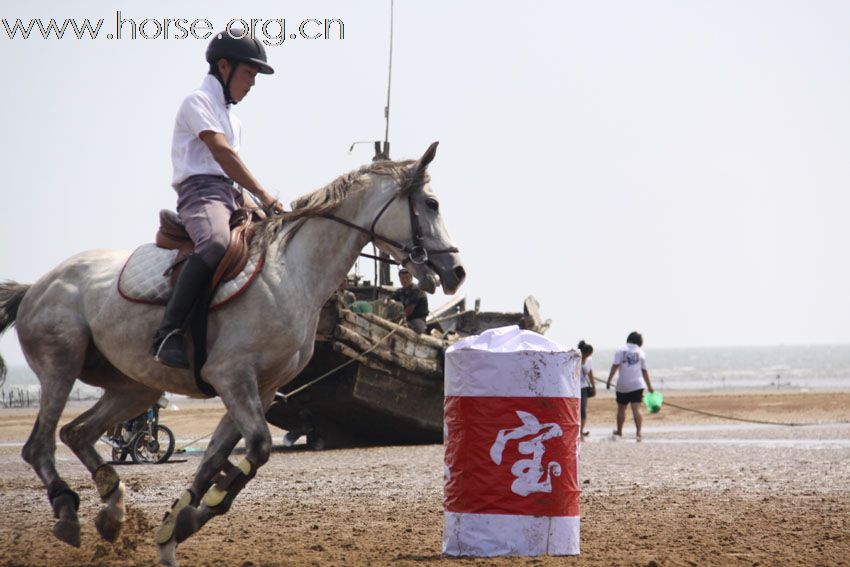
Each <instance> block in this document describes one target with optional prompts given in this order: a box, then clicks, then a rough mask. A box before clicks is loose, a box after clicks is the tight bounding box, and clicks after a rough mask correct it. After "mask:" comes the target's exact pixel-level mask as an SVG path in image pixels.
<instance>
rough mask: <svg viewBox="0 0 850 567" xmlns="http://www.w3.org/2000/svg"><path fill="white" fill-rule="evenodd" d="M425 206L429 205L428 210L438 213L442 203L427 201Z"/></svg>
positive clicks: (433, 200) (435, 200)
mask: <svg viewBox="0 0 850 567" xmlns="http://www.w3.org/2000/svg"><path fill="white" fill-rule="evenodd" d="M425 204H426V205H428V208H429V209H431V210H432V211H436V210H438V209H439V208H440V203H438V202H437V199H427V200H426V201H425Z"/></svg>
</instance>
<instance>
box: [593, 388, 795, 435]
mask: <svg viewBox="0 0 850 567" xmlns="http://www.w3.org/2000/svg"><path fill="white" fill-rule="evenodd" d="M594 380H596V381H597V382H599V383H600V384H605V385H606V386H607V385H608V382H607V381H605V380H602V379H601V378H594ZM664 405H665V406H670V407H671V408H676V409H678V410H682V411H689V412H692V413H698V414H700V415H707V416H709V417H717V418H720V419H728V420H730V421H741V422H744V423H759V424H761V425H782V426H784V427H801V426H803V425H808V424H806V423H790V422H782V421H762V420H759V419H747V418H744V417H735V416H732V415H722V414H719V413H712V412H710V411H703V410H698V409H694V408H686V407H685V406H680V405H678V404H674V403H672V402H668V401H667V400H666V399H665V400H664Z"/></svg>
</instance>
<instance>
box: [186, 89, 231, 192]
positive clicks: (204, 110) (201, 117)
mask: <svg viewBox="0 0 850 567" xmlns="http://www.w3.org/2000/svg"><path fill="white" fill-rule="evenodd" d="M205 130H210V131H212V132H219V133H221V134H224V137H225V138H226V139H227V143H228V144H230V147H231V148H233V150H234V151H235V152H237V153H239V140H240V139H241V135H242V123H241V122H240V121H239V119H238V118H237V117H236V116H234V115H233V114H231V112H230V107H229V106H228V105H227V104H225V102H224V92H223V91H222V88H221V83H219V82H218V79H216V78H215V77H213V76H212V75H207V76H206V77H204V80H203V82H202V83H201V86H200V88H198V89H197V90H195V91H192V94H190V95H189V96H187V97H186V98H185V99H183V102H182V103H181V104H180V109H179V110H178V111H177V118H176V119H175V120H174V136H173V138H172V140H171V164H172V166H173V167H174V175H173V176H172V178H171V186H172V187H174V189H177V187H178V186H179V184H180V183H181V182H183V181H185V180H186V178H188V177H191V176H192V175H222V176H225V177H226V174H225V173H224V170H223V169H221V166H220V165H219V164H218V162H217V161H215V158H213V155H212V153H211V152H210V150H209V148H207V145H206V144H205V143H204V142H203V141H201V139H200V138H199V137H198V135H199V134H200V133H201V132H203V131H205Z"/></svg>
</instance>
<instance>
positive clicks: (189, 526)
mask: <svg viewBox="0 0 850 567" xmlns="http://www.w3.org/2000/svg"><path fill="white" fill-rule="evenodd" d="M200 527H201V526H200V524H199V518H198V509H197V508H195V507H193V506H187V507H185V508H183V509H182V510H180V513H178V514H177V519H176V520H175V522H174V540H175V541H176V542H177V543H181V542H183V541H186V540H187V539H188V538H189V537H190V536H191V535H192V534H193V533H195V532H196V531H198V530H199V529H200Z"/></svg>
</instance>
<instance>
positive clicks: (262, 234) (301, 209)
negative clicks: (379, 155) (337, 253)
mask: <svg viewBox="0 0 850 567" xmlns="http://www.w3.org/2000/svg"><path fill="white" fill-rule="evenodd" d="M411 163H414V160H405V161H377V162H374V163H371V164H367V165H364V166H362V167H360V168H359V169H355V170H353V171H350V172H348V173H345V174H343V175H340V176H339V177H337V178H336V179H334V180H333V181H331V182H330V183H328V184H327V185H325V186H324V187H322V188H320V189H316V190H315V191H312V192H310V193H307V194H306V195H302V196H301V197H299V198H298V199H296V200H294V201H293V202H292V203H291V204H290V206H291V207H292V210H291V211H287V212H284V213H283V214H281V215H276V216H274V217H273V218H268V219H266V220H264V221H260V222H259V223H257V224H256V225H254V230H255V235H254V240H253V243H252V245H251V247H252V248H254V247H260V249H261V250H263V251H265V250H266V249H267V248H268V247H269V245H270V244H271V243H272V242H273V241H274V240H275V239H276V238H277V236H278V235H279V234H280V232H281V230H284V231H285V234H284V235H283V244H285V243H286V242H287V241H288V240H289V239H290V238H292V236H294V235H295V233H296V232H297V231H298V229H299V228H301V226H302V225H303V224H304V222H305V221H306V220H307V219H309V218H311V217H317V216H321V215H325V214H328V213H331V212H333V211H334V210H336V208H337V207H338V206H339V205H340V204H341V203H342V201H343V200H345V198H346V197H348V196H349V195H352V194H354V193H356V192H357V191H361V190H362V189H363V188H364V184H363V180H364V178H365V177H366V176H367V175H370V174H371V175H389V176H391V177H393V178H394V179H395V180H396V182H397V183H399V186H404V185H405V184H406V183H408V182H409V181H410V179H409V178H410V177H412V176H411V175H410V173H409V168H408V167H407V166H409V165H410V164H411Z"/></svg>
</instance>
